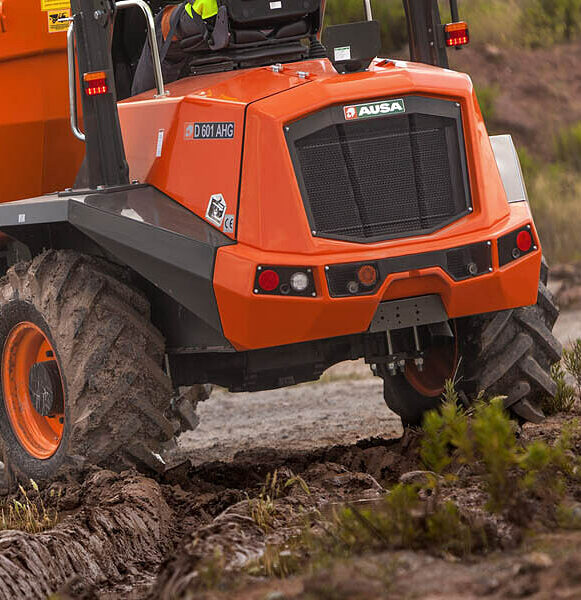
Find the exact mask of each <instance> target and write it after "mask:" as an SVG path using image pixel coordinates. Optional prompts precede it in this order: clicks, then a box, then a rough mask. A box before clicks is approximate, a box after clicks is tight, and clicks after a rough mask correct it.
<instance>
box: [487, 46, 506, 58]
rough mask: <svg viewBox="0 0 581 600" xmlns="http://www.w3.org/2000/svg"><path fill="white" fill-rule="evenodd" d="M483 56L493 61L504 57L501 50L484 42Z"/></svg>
mask: <svg viewBox="0 0 581 600" xmlns="http://www.w3.org/2000/svg"><path fill="white" fill-rule="evenodd" d="M484 56H486V58H487V59H488V60H492V61H494V62H500V61H501V60H502V59H503V58H504V54H503V52H502V50H501V49H500V48H499V47H498V46H494V45H493V44H485V46H484Z"/></svg>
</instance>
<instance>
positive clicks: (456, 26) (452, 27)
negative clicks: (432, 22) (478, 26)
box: [444, 21, 470, 48]
mask: <svg viewBox="0 0 581 600" xmlns="http://www.w3.org/2000/svg"><path fill="white" fill-rule="evenodd" d="M444 33H445V34H446V46H448V47H450V48H453V47H456V46H466V44H468V43H469V42H470V32H469V31H468V24H467V23H465V22H464V21H459V22H458V23H448V24H447V25H446V26H445V27H444Z"/></svg>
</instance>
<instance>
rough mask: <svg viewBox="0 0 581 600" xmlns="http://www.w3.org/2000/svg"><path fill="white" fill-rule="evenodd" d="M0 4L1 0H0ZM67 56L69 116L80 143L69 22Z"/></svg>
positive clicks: (75, 74)
mask: <svg viewBox="0 0 581 600" xmlns="http://www.w3.org/2000/svg"><path fill="white" fill-rule="evenodd" d="M0 2H1V0H0ZM67 54H68V59H69V114H70V119H71V129H72V131H73V135H74V136H75V137H76V138H77V139H78V140H81V142H84V141H85V140H86V138H85V134H84V133H83V132H82V131H81V130H80V129H79V116H78V113H77V68H76V66H75V24H74V23H73V22H71V24H70V25H69V29H68V31H67Z"/></svg>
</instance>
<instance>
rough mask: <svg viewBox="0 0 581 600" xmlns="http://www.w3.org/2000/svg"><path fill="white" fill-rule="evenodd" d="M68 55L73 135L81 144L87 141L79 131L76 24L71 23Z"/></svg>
mask: <svg viewBox="0 0 581 600" xmlns="http://www.w3.org/2000/svg"><path fill="white" fill-rule="evenodd" d="M67 55H68V59H69V115H70V119H71V129H72V131H73V135H74V136H75V137H76V138H77V139H78V140H81V142H84V141H86V136H85V134H84V133H83V132H82V131H81V130H80V129H79V115H78V114H77V67H76V64H75V24H74V23H73V22H71V24H70V25H69V29H68V31H67Z"/></svg>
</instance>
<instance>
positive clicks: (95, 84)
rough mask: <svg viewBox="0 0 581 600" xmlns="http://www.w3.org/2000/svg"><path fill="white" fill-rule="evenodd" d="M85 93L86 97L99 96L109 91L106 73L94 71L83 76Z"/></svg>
mask: <svg viewBox="0 0 581 600" xmlns="http://www.w3.org/2000/svg"><path fill="white" fill-rule="evenodd" d="M83 81H84V82H85V92H86V94H87V96H101V95H103V94H106V93H107V92H108V91H109V85H108V84H107V73H105V71H94V72H93V73H85V74H84V75H83Z"/></svg>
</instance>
